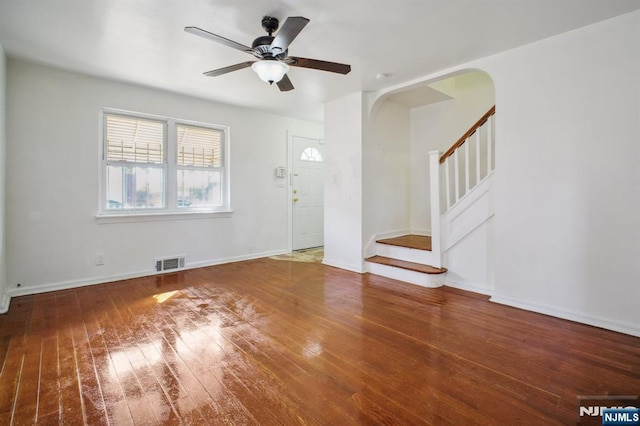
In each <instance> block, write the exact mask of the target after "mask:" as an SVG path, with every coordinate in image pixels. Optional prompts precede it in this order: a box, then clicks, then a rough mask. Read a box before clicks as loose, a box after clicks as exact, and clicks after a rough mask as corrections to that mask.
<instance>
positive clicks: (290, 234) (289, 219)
mask: <svg viewBox="0 0 640 426" xmlns="http://www.w3.org/2000/svg"><path fill="white" fill-rule="evenodd" d="M295 137H298V138H303V139H309V140H312V141H316V142H318V143H319V144H320V145H324V138H314V137H311V136H307V135H303V134H300V133H293V132H291V131H289V130H287V183H286V185H287V252H289V253H291V252H293V202H292V200H293V138H295ZM323 159H324V158H323ZM325 164H326V163H325ZM323 184H324V182H323ZM323 204H324V200H323ZM323 232H324V231H323Z"/></svg>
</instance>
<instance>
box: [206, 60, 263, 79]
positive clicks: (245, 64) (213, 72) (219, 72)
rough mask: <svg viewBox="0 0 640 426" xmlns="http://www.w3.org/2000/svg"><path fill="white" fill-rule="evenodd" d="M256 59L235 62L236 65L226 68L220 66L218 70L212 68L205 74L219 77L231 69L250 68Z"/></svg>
mask: <svg viewBox="0 0 640 426" xmlns="http://www.w3.org/2000/svg"><path fill="white" fill-rule="evenodd" d="M254 62H255V61H249V62H242V63H240V64H235V65H229V66H228V67H224V68H218V69H217V70H211V71H207V72H205V73H204V75H206V76H207V77H217V76H219V75H222V74H226V73H228V72H231V71H238V70H241V69H244V68H249V67H250V66H251V64H253V63H254Z"/></svg>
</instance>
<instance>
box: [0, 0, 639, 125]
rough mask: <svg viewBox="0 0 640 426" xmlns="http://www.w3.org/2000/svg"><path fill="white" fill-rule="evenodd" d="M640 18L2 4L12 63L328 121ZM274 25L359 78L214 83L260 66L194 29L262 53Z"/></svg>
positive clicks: (414, 3) (158, 2)
mask: <svg viewBox="0 0 640 426" xmlns="http://www.w3.org/2000/svg"><path fill="white" fill-rule="evenodd" d="M637 9H640V1H638V0H482V1H480V0H397V1H390V0H260V1H257V0H126V1H125V0H119V1H117V0H0V43H2V45H3V46H4V48H5V50H6V52H7V54H8V55H9V56H10V57H19V58H24V59H27V60H30V61H35V62H39V63H43V64H49V65H52V66H55V67H60V68H64V69H68V70H73V71H79V72H82V73H86V74H90V75H96V76H100V77H106V78H112V79H117V80H123V81H128V82H132V83H136V84H142V85H145V86H151V87H157V88H162V89H166V90H171V91H175V92H179V93H184V94H188V95H193V96H197V97H202V98H206V99H211V100H214V101H219V102H224V103H229V104H235V105H241V106H245V107H250V108H257V109H262V110H267V111H271V112H273V113H276V114H283V115H287V116H292V117H298V118H303V119H310V120H316V121H320V120H322V117H323V103H324V102H325V101H328V100H332V99H336V98H339V97H341V96H344V95H347V94H350V93H354V92H358V91H362V90H377V89H381V88H384V87H385V86H391V85H395V84H398V83H401V82H403V81H407V80H411V79H414V78H418V77H420V76H423V75H426V74H429V73H432V72H435V71H438V70H441V69H444V68H447V67H450V66H453V65H457V64H460V63H464V62H467V61H470V60H473V59H476V58H481V57H484V56H487V55H490V54H492V53H496V52H500V51H503V50H507V49H510V48H513V47H516V46H520V45H523V44H527V43H530V42H532V41H535V40H539V39H542V38H546V37H549V36H551V35H554V34H559V33H562V32H566V31H569V30H571V29H575V28H578V27H581V26H584V25H588V24H590V23H593V22H597V21H601V20H604V19H607V18H610V17H613V16H617V15H620V14H623V13H627V12H631V11H633V10H637ZM264 15H270V16H275V17H277V18H279V19H280V20H281V22H284V19H285V18H286V17H287V16H304V17H307V18H309V19H310V20H311V22H310V23H309V25H307V27H306V28H304V29H303V31H302V32H301V33H300V35H299V36H298V38H296V39H295V40H294V42H293V43H292V44H291V46H290V48H289V53H290V54H291V55H294V56H301V57H307V58H316V59H323V60H328V61H334V62H342V63H348V64H351V66H352V71H351V73H350V74H348V75H346V76H343V75H338V74H331V73H325V72H321V71H316V70H310V69H302V68H292V69H291V71H290V72H289V76H290V78H291V81H292V82H293V84H294V86H295V87H296V89H295V90H293V91H291V92H287V93H281V92H279V91H278V89H277V87H276V86H275V85H274V86H273V87H270V86H269V85H267V84H266V83H263V82H262V81H260V80H259V79H258V77H257V76H256V75H255V74H254V72H253V71H252V70H251V69H250V68H248V69H244V70H241V71H236V72H234V73H231V74H227V75H223V76H219V77H205V76H203V75H202V73H203V72H205V71H209V70H212V69H215V68H220V67H224V66H227V65H232V64H235V63H239V62H244V61H247V60H251V59H252V57H251V56H249V55H247V54H245V53H243V52H240V51H237V50H234V49H231V48H229V47H226V46H223V45H219V44H217V43H214V42H212V41H209V40H205V39H202V38H200V37H196V36H194V35H191V34H188V33H185V32H184V27H185V26H197V27H201V28H203V29H206V30H208V31H210V32H213V33H216V34H219V35H221V36H224V37H226V38H229V39H232V40H234V41H237V42H239V43H242V44H246V45H250V44H251V42H252V41H253V39H254V38H256V37H258V36H261V35H265V34H266V33H265V32H264V31H263V30H262V28H261V25H260V21H261V18H262V16H264ZM378 74H387V75H388V77H386V78H382V79H379V78H376V76H377V75H378Z"/></svg>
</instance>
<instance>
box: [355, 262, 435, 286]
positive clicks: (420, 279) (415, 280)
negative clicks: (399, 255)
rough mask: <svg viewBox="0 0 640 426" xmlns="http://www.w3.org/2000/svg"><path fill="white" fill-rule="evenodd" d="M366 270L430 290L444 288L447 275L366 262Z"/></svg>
mask: <svg viewBox="0 0 640 426" xmlns="http://www.w3.org/2000/svg"><path fill="white" fill-rule="evenodd" d="M365 269H366V271H367V272H370V273H372V274H375V275H380V276H383V277H387V278H393V279H395V280H399V281H404V282H408V283H411V284H415V285H419V286H422V287H430V288H436V287H441V286H443V285H444V281H445V277H446V275H447V274H446V273H444V274H425V273H422V272H416V271H410V270H408V269H402V268H396V267H395V266H389V265H381V264H379V263H374V262H365Z"/></svg>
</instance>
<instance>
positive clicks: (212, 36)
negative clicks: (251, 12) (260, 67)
mask: <svg viewBox="0 0 640 426" xmlns="http://www.w3.org/2000/svg"><path fill="white" fill-rule="evenodd" d="M184 30H185V31H186V32H188V33H189V34H193V35H197V36H199V37H203V38H206V39H209V40H212V41H215V42H218V43H220V44H224V45H225V46H229V47H232V48H234V49H238V50H241V51H243V52H248V53H251V51H252V49H251V48H250V47H249V46H245V45H244V44H240V43H236V42H235V41H233V40H229V39H228V38H224V37H222V36H219V35H217V34H213V33H210V32H209V31H205V30H203V29H202V28H198V27H184Z"/></svg>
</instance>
